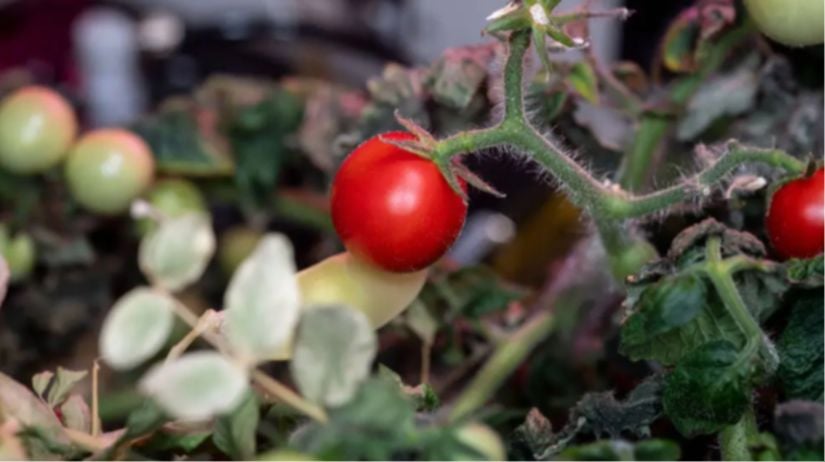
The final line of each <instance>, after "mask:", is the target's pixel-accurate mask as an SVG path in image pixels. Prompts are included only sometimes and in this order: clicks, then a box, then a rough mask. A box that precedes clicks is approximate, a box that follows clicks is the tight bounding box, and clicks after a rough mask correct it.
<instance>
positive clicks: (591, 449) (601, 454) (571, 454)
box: [558, 439, 682, 460]
mask: <svg viewBox="0 0 825 462" xmlns="http://www.w3.org/2000/svg"><path fill="white" fill-rule="evenodd" d="M681 454H682V451H681V449H680V448H679V445H678V444H677V443H676V442H674V441H670V440H664V439H649V440H644V441H639V442H636V443H632V442H629V441H625V440H622V439H613V440H599V441H595V442H592V443H586V444H580V445H576V446H571V447H569V448H567V449H565V450H564V451H562V453H561V454H559V457H558V460H678V459H679V457H681Z"/></svg>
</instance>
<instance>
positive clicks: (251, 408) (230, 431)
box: [212, 391, 260, 460]
mask: <svg viewBox="0 0 825 462" xmlns="http://www.w3.org/2000/svg"><path fill="white" fill-rule="evenodd" d="M259 419H260V412H259V410H258V400H257V398H255V394H254V393H252V392H251V391H249V392H247V393H246V396H245V397H244V399H243V401H241V404H240V405H239V406H238V407H237V408H235V409H234V410H233V411H232V412H231V413H230V414H227V415H225V416H222V417H220V418H219V419H218V420H217V421H216V422H215V430H214V434H213V435H212V441H214V442H215V446H217V447H218V449H220V450H221V451H223V452H224V454H226V455H228V456H230V457H232V458H233V459H234V460H252V459H254V458H255V432H256V430H257V428H258V421H259Z"/></svg>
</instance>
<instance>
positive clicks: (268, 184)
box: [229, 90, 303, 204]
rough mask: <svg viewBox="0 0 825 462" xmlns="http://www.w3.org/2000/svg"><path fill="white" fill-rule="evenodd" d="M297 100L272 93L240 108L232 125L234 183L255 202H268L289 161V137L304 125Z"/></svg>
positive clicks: (285, 93) (292, 96)
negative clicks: (234, 166)
mask: <svg viewBox="0 0 825 462" xmlns="http://www.w3.org/2000/svg"><path fill="white" fill-rule="evenodd" d="M302 115H303V107H302V103H301V101H300V100H299V99H298V97H296V96H294V95H292V94H291V93H289V92H287V91H283V90H276V91H273V92H272V93H271V94H269V95H268V97H267V98H265V99H264V100H263V101H261V102H259V103H257V104H254V105H251V106H247V107H244V108H241V109H239V110H238V111H237V113H236V114H234V117H233V119H232V120H231V123H230V125H229V134H230V142H231V144H232V150H233V153H234V156H235V163H236V169H235V184H236V185H237V186H238V189H239V190H240V191H241V192H242V193H243V194H244V195H245V196H246V197H247V198H249V199H250V200H251V201H252V202H253V203H257V204H262V203H264V202H265V201H267V200H268V199H269V197H270V196H271V194H272V190H273V188H274V187H275V186H276V184H277V183H278V178H279V176H280V172H281V170H282V167H283V165H284V164H286V163H287V162H288V161H289V160H290V159H289V158H290V155H291V152H290V151H289V149H288V148H287V136H288V135H289V134H290V133H292V132H294V131H295V130H296V129H297V128H298V127H299V126H300V124H301V120H302Z"/></svg>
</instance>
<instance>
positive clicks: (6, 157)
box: [0, 86, 77, 175]
mask: <svg viewBox="0 0 825 462" xmlns="http://www.w3.org/2000/svg"><path fill="white" fill-rule="evenodd" d="M76 134H77V118H76V117H75V113H74V110H72V107H71V106H70V105H69V103H68V102H67V101H66V100H65V99H64V98H63V97H62V96H60V95H59V94H58V93H57V92H55V91H54V90H50V89H48V88H45V87H38V86H28V87H23V88H21V89H19V90H17V91H15V92H13V93H12V94H10V95H8V96H7V97H6V98H5V99H3V101H2V103H0V166H2V167H3V168H4V169H6V170H8V171H10V172H13V173H17V174H20V175H28V174H33V173H37V172H42V171H44V170H47V169H49V168H51V167H54V166H55V165H57V164H58V163H60V161H61V160H62V159H63V157H64V156H65V154H66V151H67V150H68V149H69V146H70V145H71V143H72V141H73V140H74V138H75V135H76Z"/></svg>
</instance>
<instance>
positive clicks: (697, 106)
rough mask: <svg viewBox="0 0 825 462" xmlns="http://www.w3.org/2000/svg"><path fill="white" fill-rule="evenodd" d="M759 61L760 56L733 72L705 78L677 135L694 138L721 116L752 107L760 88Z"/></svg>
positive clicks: (680, 124)
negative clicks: (757, 66) (757, 67)
mask: <svg viewBox="0 0 825 462" xmlns="http://www.w3.org/2000/svg"><path fill="white" fill-rule="evenodd" d="M751 58H755V56H751ZM757 64H758V60H757V59H748V60H747V61H746V62H745V63H744V64H742V65H741V66H739V67H738V68H737V69H736V70H734V71H732V72H730V73H727V74H719V75H716V76H713V77H711V78H710V79H707V80H705V81H703V82H702V85H701V86H700V87H699V88H698V90H697V91H696V93H694V94H693V96H691V98H690V100H689V101H688V103H687V107H686V108H685V114H684V115H683V117H682V118H681V119H680V121H679V125H678V126H677V129H676V137H677V139H679V140H680V141H687V140H691V139H693V138H695V137H696V136H698V135H700V134H701V133H702V132H703V131H705V130H706V129H707V128H708V127H710V126H711V124H712V123H713V122H714V121H716V120H717V119H718V118H720V117H723V116H735V115H739V114H742V113H743V112H745V111H747V110H748V109H750V108H751V107H752V106H753V105H754V102H755V100H756V92H757V90H758V88H759V85H758V84H759V78H758V71H757V69H756V65H757Z"/></svg>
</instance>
